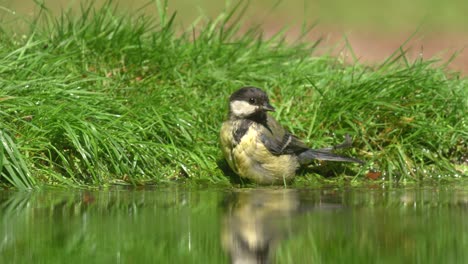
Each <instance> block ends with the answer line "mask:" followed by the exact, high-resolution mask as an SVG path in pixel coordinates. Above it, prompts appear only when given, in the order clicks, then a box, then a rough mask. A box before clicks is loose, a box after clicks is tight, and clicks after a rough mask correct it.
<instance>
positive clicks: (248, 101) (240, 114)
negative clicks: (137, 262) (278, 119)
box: [229, 87, 275, 118]
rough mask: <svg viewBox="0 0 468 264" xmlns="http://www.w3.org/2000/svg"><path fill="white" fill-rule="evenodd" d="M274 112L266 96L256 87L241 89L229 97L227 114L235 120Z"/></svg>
mask: <svg viewBox="0 0 468 264" xmlns="http://www.w3.org/2000/svg"><path fill="white" fill-rule="evenodd" d="M267 111H275V108H274V107H273V106H271V105H270V100H269V99H268V95H267V94H266V93H265V92H264V91H262V90H261V89H259V88H256V87H243V88H240V89H239V90H237V91H235V92H234V93H233V94H232V95H231V97H229V113H230V115H231V116H233V117H235V118H246V117H251V116H255V115H262V114H264V113H265V112H267Z"/></svg>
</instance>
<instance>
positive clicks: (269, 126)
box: [220, 87, 362, 184]
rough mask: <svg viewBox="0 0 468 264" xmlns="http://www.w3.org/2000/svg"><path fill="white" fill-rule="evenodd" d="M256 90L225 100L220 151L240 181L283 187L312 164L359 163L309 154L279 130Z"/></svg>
mask: <svg viewBox="0 0 468 264" xmlns="http://www.w3.org/2000/svg"><path fill="white" fill-rule="evenodd" d="M268 111H274V108H273V107H272V106H271V105H270V102H269V99H268V96H267V95H266V93H265V92H263V91H262V90H261V89H259V88H255V87H244V88H241V89H239V90H237V91H236V92H234V93H233V94H232V95H231V97H230V98H229V119H228V120H226V121H225V122H224V123H223V125H222V127H221V134H220V139H221V148H222V151H223V154H224V157H225V158H226V160H227V162H228V164H229V166H230V167H231V169H232V170H233V171H234V172H235V173H236V174H238V175H239V176H240V177H243V178H247V179H250V180H252V181H254V182H257V183H260V184H278V183H286V182H288V181H290V180H291V179H292V178H294V176H295V174H296V170H297V169H298V168H299V167H300V166H301V165H307V164H310V163H311V162H312V161H313V160H316V159H318V160H332V161H343V162H358V163H362V161H360V160H358V159H355V158H350V157H344V156H340V155H337V154H334V153H332V152H331V151H332V150H333V149H335V148H336V147H338V148H342V147H347V146H348V145H350V142H349V139H347V140H348V142H345V143H344V144H342V145H339V146H336V147H335V148H324V149H318V150H313V149H310V148H309V147H307V145H305V144H304V143H303V142H302V141H301V140H299V139H298V138H297V137H295V136H294V135H292V134H291V133H290V132H289V131H287V130H286V129H285V128H283V127H282V126H281V124H279V123H278V122H277V121H276V120H275V119H274V118H273V117H272V116H271V115H269V114H268V113H267V112H268Z"/></svg>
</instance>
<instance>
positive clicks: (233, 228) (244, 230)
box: [221, 189, 340, 264]
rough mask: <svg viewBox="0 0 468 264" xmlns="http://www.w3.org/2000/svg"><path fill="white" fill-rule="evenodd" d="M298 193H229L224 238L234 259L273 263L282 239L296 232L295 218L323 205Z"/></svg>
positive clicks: (259, 190)
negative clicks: (305, 199)
mask: <svg viewBox="0 0 468 264" xmlns="http://www.w3.org/2000/svg"><path fill="white" fill-rule="evenodd" d="M299 197H300V194H299V193H298V191H297V190H292V189H249V190H245V189H244V190H238V191H234V192H233V193H231V194H230V195H228V197H227V198H226V200H225V204H224V209H225V210H224V213H223V218H222V232H221V236H222V237H221V240H222V244H223V248H224V250H225V251H226V252H227V253H228V255H229V257H230V259H231V263H235V264H241V263H242V264H249V263H272V262H273V259H274V256H275V251H276V249H277V247H278V245H279V243H280V242H281V241H282V240H284V239H286V238H287V237H288V236H290V235H291V234H293V233H295V232H297V228H296V226H295V225H294V224H293V223H294V221H293V220H294V218H295V217H296V216H298V215H299V214H301V213H304V212H308V211H310V210H312V209H314V208H317V207H322V206H323V204H320V203H319V204H317V202H318V201H317V200H316V201H315V202H314V201H313V199H312V200H310V199H307V202H305V201H304V200H302V201H301V199H300V198H299ZM326 207H329V206H326ZM332 207H340V206H339V205H338V206H337V205H334V206H332ZM295 229H296V230H295Z"/></svg>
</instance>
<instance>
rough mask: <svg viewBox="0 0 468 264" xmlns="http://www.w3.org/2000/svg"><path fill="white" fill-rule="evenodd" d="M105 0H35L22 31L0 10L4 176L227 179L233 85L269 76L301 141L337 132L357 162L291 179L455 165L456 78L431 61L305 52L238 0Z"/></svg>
mask: <svg viewBox="0 0 468 264" xmlns="http://www.w3.org/2000/svg"><path fill="white" fill-rule="evenodd" d="M111 6H112V5H111V4H109V5H108V6H104V7H103V8H100V9H94V8H93V7H92V6H90V7H86V8H84V9H83V12H82V14H81V15H80V16H72V15H68V14H64V15H62V16H61V17H59V18H54V17H53V16H51V15H49V14H48V13H47V10H45V9H44V10H42V12H41V14H40V15H38V16H37V20H36V21H30V22H29V30H28V31H27V32H26V33H25V34H18V33H17V32H15V26H16V25H15V24H13V23H7V24H5V23H1V25H2V26H1V28H0V30H1V33H0V116H1V119H0V126H1V134H0V137H1V142H2V147H1V149H0V150H1V151H0V155H1V159H0V161H2V163H1V164H0V169H1V178H0V179H1V182H2V184H3V185H5V186H16V187H18V188H29V187H33V186H40V185H43V184H54V185H61V186H98V185H99V186H100V185H109V184H149V183H164V182H170V181H174V180H180V181H182V180H186V181H191V182H214V183H218V184H230V182H231V181H232V178H231V176H230V174H229V173H227V172H226V171H225V164H224V163H223V162H222V157H221V153H220V150H219V146H218V130H219V127H220V124H221V122H222V120H223V119H224V118H225V117H226V111H227V98H228V96H229V94H230V93H231V92H232V91H234V90H236V89H238V88H239V87H241V86H244V85H254V86H258V87H262V88H264V89H265V90H267V91H268V93H269V94H270V96H271V98H272V101H273V102H272V103H273V105H274V106H275V107H277V109H278V111H277V113H275V115H276V117H277V118H278V119H279V120H280V121H281V122H282V123H283V124H285V125H286V126H287V127H288V128H289V129H290V130H291V131H293V132H294V133H295V134H296V135H298V136H299V137H301V138H304V139H305V140H306V141H307V142H308V144H309V145H310V146H311V147H324V146H328V145H332V144H337V143H339V142H340V141H342V140H343V136H344V135H345V134H346V133H349V134H350V135H352V137H353V138H354V141H355V142H354V146H355V148H354V149H353V150H350V152H348V154H351V155H354V156H356V157H359V158H361V159H363V160H366V161H367V162H368V163H367V165H366V166H364V167H358V166H354V165H346V166H339V167H336V166H326V169H323V167H320V168H319V169H316V168H315V169H311V170H306V171H303V172H302V173H301V174H302V177H300V178H299V179H298V181H296V183H295V184H309V183H314V182H317V181H321V180H323V179H324V178H323V177H324V176H323V175H325V176H330V175H332V176H333V177H332V178H331V179H332V180H337V181H338V180H341V179H343V177H344V176H345V175H348V176H352V177H354V179H356V180H367V177H366V176H368V174H367V172H368V171H369V170H374V171H377V172H379V173H381V177H380V179H383V180H388V181H401V180H404V181H413V180H414V181H419V180H423V179H441V178H442V179H453V178H456V177H463V176H466V153H467V152H468V147H467V141H466V140H467V127H466V117H465V116H466V113H467V98H468V89H467V87H468V83H467V80H466V79H460V78H458V77H457V75H456V74H447V73H446V72H445V71H444V69H443V68H440V67H435V66H433V64H432V62H430V61H415V62H410V61H407V60H406V59H405V57H404V56H402V55H401V53H398V52H396V53H395V55H394V56H393V57H391V58H389V59H388V60H387V61H386V62H383V63H382V64H380V65H378V66H375V67H372V68H369V67H365V66H362V65H358V64H356V65H345V64H344V63H342V62H341V61H340V60H339V59H334V58H331V57H328V56H316V55H314V43H301V42H300V41H298V42H295V43H294V44H291V43H286V42H284V41H283V38H282V35H281V34H278V35H277V36H275V37H273V38H271V39H263V38H262V37H261V36H262V33H261V31H259V30H256V29H255V28H251V29H250V30H247V32H244V31H242V33H240V32H239V30H238V27H241V23H240V22H239V19H242V12H241V11H239V10H237V11H236V9H232V10H231V11H227V12H226V13H223V14H220V15H219V17H218V18H217V19H215V20H212V21H201V22H199V23H198V24H196V25H195V26H194V27H190V28H187V29H186V31H184V33H181V30H180V29H178V28H175V27H174V26H173V23H172V22H173V18H174V17H173V16H172V15H171V14H167V13H165V11H164V10H165V9H164V8H160V9H159V10H161V11H160V12H159V14H158V15H155V16H154V17H148V16H140V15H138V14H131V15H123V14H120V13H118V12H116V11H112V10H113V9H112V8H111ZM244 28H245V27H244ZM317 172H319V173H317ZM377 175H378V174H377Z"/></svg>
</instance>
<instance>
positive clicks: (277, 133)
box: [261, 115, 309, 155]
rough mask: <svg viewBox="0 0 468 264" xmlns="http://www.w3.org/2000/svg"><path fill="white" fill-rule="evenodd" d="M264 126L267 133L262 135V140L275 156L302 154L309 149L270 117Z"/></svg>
mask: <svg viewBox="0 0 468 264" xmlns="http://www.w3.org/2000/svg"><path fill="white" fill-rule="evenodd" d="M264 126H265V131H264V132H263V133H262V136H261V140H262V143H263V144H264V145H265V147H266V148H267V149H268V150H269V151H270V152H271V153H272V154H273V155H282V154H293V153H301V152H303V151H306V150H308V149H309V148H308V147H307V145H306V144H304V143H303V142H302V141H301V140H300V139H298V138H297V137H295V136H294V135H292V134H291V133H290V132H289V131H287V130H286V129H285V128H283V127H282V126H281V124H280V123H278V121H276V120H275V119H274V118H273V117H271V116H270V115H268V117H267V121H266V123H265V124H264Z"/></svg>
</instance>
